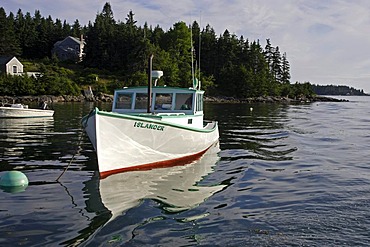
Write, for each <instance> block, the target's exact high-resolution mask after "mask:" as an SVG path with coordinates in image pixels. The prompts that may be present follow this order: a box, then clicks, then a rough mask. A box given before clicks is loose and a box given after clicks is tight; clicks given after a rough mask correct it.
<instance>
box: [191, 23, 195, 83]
mask: <svg viewBox="0 0 370 247" xmlns="http://www.w3.org/2000/svg"><path fill="white" fill-rule="evenodd" d="M190 46H191V79H192V83H193V88H194V89H195V88H196V84H195V76H194V47H193V25H192V24H190Z"/></svg>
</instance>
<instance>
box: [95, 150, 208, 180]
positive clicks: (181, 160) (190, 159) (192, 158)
mask: <svg viewBox="0 0 370 247" xmlns="http://www.w3.org/2000/svg"><path fill="white" fill-rule="evenodd" d="M213 145H214V144H212V145H211V146H209V147H208V148H207V149H205V150H203V151H201V152H199V153H196V154H192V155H189V156H185V157H181V158H177V159H172V160H164V161H158V162H154V163H149V164H143V165H138V166H130V167H125V168H120V169H115V170H110V171H105V172H100V178H101V179H103V178H106V177H108V176H110V175H112V174H116V173H121V172H128V171H145V170H151V169H154V168H164V167H172V166H181V165H187V164H189V163H191V162H193V161H196V160H198V159H200V158H201V157H202V155H203V154H204V153H205V152H207V150H208V149H209V148H210V147H212V146H213Z"/></svg>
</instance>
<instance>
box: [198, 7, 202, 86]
mask: <svg viewBox="0 0 370 247" xmlns="http://www.w3.org/2000/svg"><path fill="white" fill-rule="evenodd" d="M201 26H202V11H200V16H199V51H198V52H199V55H198V69H199V76H198V80H199V81H198V90H200V47H201V45H202V32H201V31H200V28H201Z"/></svg>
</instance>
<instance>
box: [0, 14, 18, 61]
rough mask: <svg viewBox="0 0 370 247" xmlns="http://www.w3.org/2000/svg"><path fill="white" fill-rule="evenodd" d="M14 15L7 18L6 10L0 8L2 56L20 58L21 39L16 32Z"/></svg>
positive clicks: (0, 49)
mask: <svg viewBox="0 0 370 247" xmlns="http://www.w3.org/2000/svg"><path fill="white" fill-rule="evenodd" d="M14 22H15V21H14V15H13V14H12V13H10V14H9V16H8V17H7V16H6V13H5V10H4V8H2V7H1V8H0V55H1V56H18V55H20V53H21V49H20V46H19V41H18V40H19V39H17V36H16V34H15V32H14V29H15V26H14Z"/></svg>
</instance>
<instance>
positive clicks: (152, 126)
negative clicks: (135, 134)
mask: <svg viewBox="0 0 370 247" xmlns="http://www.w3.org/2000/svg"><path fill="white" fill-rule="evenodd" d="M134 127H135V128H143V129H152V130H159V131H163V130H164V126H163V125H157V124H151V123H143V122H135V123H134Z"/></svg>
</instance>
